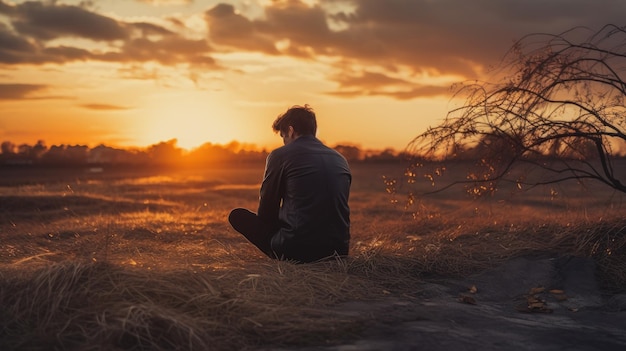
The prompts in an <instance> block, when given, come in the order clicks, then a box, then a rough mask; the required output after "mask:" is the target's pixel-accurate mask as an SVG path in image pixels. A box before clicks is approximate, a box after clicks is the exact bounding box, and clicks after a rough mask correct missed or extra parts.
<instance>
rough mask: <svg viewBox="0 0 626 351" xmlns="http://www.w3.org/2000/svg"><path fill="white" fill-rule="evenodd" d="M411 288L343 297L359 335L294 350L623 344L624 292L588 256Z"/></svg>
mask: <svg viewBox="0 0 626 351" xmlns="http://www.w3.org/2000/svg"><path fill="white" fill-rule="evenodd" d="M472 287H475V290H474V289H473V288H472ZM415 296H416V297H415V298H410V297H394V296H390V297H389V298H388V299H385V300H381V301H377V302H350V303H346V304H343V305H341V306H340V308H339V310H338V311H336V312H335V313H337V314H338V317H344V318H345V317H348V318H351V319H352V318H362V319H363V320H365V321H366V323H367V325H368V326H367V328H366V330H365V332H364V333H363V337H362V338H361V339H359V340H356V341H351V342H347V343H345V344H343V345H338V346H325V347H309V348H300V349H298V350H306V351H312V350H325V351H352V350H354V351H356V350H359V351H373V350H394V351H401V350H481V351H484V350H602V351H610V350H626V296H624V295H617V296H603V295H602V294H601V293H600V290H599V289H598V287H597V284H596V279H595V275H594V266H593V262H592V261H590V260H584V259H578V258H571V257H568V258H561V259H551V258H517V259H514V260H511V261H509V262H508V263H506V264H505V265H503V266H501V267H499V268H497V269H492V270H489V271H485V272H483V273H481V274H479V275H476V276H472V277H468V278H467V279H462V280H442V281H429V282H425V283H424V285H423V289H422V290H421V291H419V292H417V293H416V295H415Z"/></svg>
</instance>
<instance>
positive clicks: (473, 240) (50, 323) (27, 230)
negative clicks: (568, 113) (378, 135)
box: [0, 168, 626, 350]
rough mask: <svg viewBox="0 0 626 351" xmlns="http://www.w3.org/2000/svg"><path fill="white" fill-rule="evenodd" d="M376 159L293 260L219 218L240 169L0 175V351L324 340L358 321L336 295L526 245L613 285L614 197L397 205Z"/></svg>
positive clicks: (353, 330) (617, 255) (394, 289)
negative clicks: (30, 177)
mask: <svg viewBox="0 0 626 351" xmlns="http://www.w3.org/2000/svg"><path fill="white" fill-rule="evenodd" d="M382 172H384V170H383V169H378V168H363V169H355V184H354V187H353V196H352V199H351V206H352V220H353V229H352V232H353V241H352V248H351V251H352V254H351V257H349V258H343V259H340V258H332V259H330V260H327V261H323V262H318V263H314V264H306V265H295V264H292V263H289V262H277V261H271V260H269V259H267V258H264V257H262V256H261V255H260V254H259V253H258V252H257V251H256V250H255V249H254V247H252V245H250V244H248V243H246V242H245V240H244V239H242V237H241V236H239V235H237V234H236V233H234V232H233V231H232V229H231V228H229V226H228V225H227V223H225V220H224V218H225V217H226V214H227V213H228V210H229V209H230V208H232V207H235V206H247V207H251V208H254V207H255V206H256V200H257V190H256V189H255V188H254V186H253V185H254V184H256V182H257V181H258V179H256V178H255V177H249V178H246V179H248V180H247V181H246V179H241V180H239V181H240V183H237V184H231V185H228V184H227V185H228V186H224V184H226V183H225V182H224V181H222V180H220V179H217V180H215V175H214V174H213V175H211V177H212V178H211V177H209V178H206V177H204V178H202V177H201V178H184V180H181V179H177V178H175V177H157V178H154V177H147V178H141V179H136V178H135V179H130V178H129V179H128V180H125V179H116V180H115V181H84V180H81V181H77V180H73V181H71V182H55V183H49V184H48V183H45V184H44V183H41V184H35V185H30V186H10V187H5V188H0V197H2V198H3V199H10V201H12V206H8V205H2V206H4V207H3V214H2V215H0V230H1V234H2V238H3V245H2V247H0V306H3V308H2V310H1V311H0V325H1V326H2V327H1V329H0V349H3V350H4V349H33V350H37V349H40V350H44V349H45V350H48V349H80V350H89V349H109V350H130V349H133V350H144V349H145V350H172V349H182V350H191V349H199V350H206V349H214V350H245V349H257V348H261V347H269V346H271V347H276V346H289V345H324V344H333V343H337V342H340V341H342V340H345V339H350V338H356V337H358V336H359V333H360V332H361V330H362V329H363V327H364V326H366V325H367V323H368V322H369V321H367V320H364V319H363V317H360V318H359V317H354V316H348V315H345V314H342V313H340V311H338V310H337V309H336V307H337V306H338V304H340V303H341V302H344V301H353V300H373V299H381V298H386V297H388V296H410V295H413V294H415V292H416V291H418V290H419V287H420V283H421V282H422V281H423V280H424V279H429V278H430V277H432V276H436V277H450V276H462V275H467V274H470V273H473V272H478V271H480V270H483V269H486V268H489V267H494V266H497V265H499V264H501V263H502V262H504V261H505V260H507V259H510V258H512V257H518V256H528V255H551V256H558V255H575V256H584V257H592V258H593V259H594V260H595V261H596V263H597V266H598V271H599V273H600V275H599V276H600V277H601V279H602V283H603V286H604V287H605V288H606V289H610V290H614V291H626V273H625V272H626V252H624V250H625V247H626V220H623V219H621V217H620V216H619V211H618V212H616V213H617V215H615V216H609V214H608V212H607V211H606V208H595V207H594V208H585V209H584V213H585V215H584V216H581V215H580V213H581V212H580V211H579V210H578V209H575V210H573V209H572V207H571V206H570V207H568V208H567V209H568V211H569V213H568V214H567V215H564V214H563V213H562V211H561V210H562V208H563V207H562V206H560V205H559V206H557V207H558V208H555V209H554V211H546V209H545V208H543V209H542V211H541V212H538V211H537V210H536V208H535V210H533V208H534V207H533V206H529V205H528V204H527V203H518V204H512V202H507V206H509V207H507V206H502V202H501V200H498V201H499V202H496V206H493V204H487V205H486V204H482V205H481V206H478V205H477V203H475V202H469V201H465V202H463V201H458V200H454V199H453V198H451V197H449V196H448V197H441V198H434V199H432V200H429V201H430V203H428V206H427V207H428V211H423V208H424V206H422V207H420V209H421V212H419V213H416V214H415V216H413V215H412V214H411V213H409V212H406V211H404V209H403V208H402V206H401V205H396V206H392V205H391V204H390V201H389V200H390V199H389V198H388V197H387V195H385V194H384V184H383V183H382V182H381V181H380V175H381V173H382ZM377 184H378V185H377ZM518 200H519V199H518ZM520 201H521V200H520ZM533 203H536V199H533ZM513 206H514V208H513ZM499 210H500V211H503V212H505V213H508V214H509V215H503V213H502V212H499ZM595 210H598V211H597V212H594V211H595ZM618 210H619V208H618ZM510 213H517V214H522V213H523V216H512V215H510ZM593 213H596V214H593ZM599 213H601V214H602V215H601V216H600V215H599ZM533 214H534V216H533Z"/></svg>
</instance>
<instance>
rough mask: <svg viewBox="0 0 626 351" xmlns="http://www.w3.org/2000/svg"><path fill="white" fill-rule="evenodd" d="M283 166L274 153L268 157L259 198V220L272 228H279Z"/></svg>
mask: <svg viewBox="0 0 626 351" xmlns="http://www.w3.org/2000/svg"><path fill="white" fill-rule="evenodd" d="M282 176H283V174H282V165H281V162H279V160H278V157H276V155H275V154H274V153H270V154H269V156H267V160H266V163H265V174H264V176H263V183H262V184H261V191H260V196H259V209H258V211H257V214H258V216H259V219H260V220H261V221H262V222H263V223H265V224H266V225H268V226H269V227H270V228H272V229H275V228H278V212H279V209H280V200H281V197H282V185H281V184H282Z"/></svg>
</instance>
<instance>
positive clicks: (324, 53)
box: [0, 0, 623, 149]
mask: <svg viewBox="0 0 626 351" xmlns="http://www.w3.org/2000/svg"><path fill="white" fill-rule="evenodd" d="M451 1H452V3H456V2H458V3H459V6H449V4H447V2H445V3H439V2H431V1H423V0H420V1H409V2H406V1H388V2H371V1H354V2H345V3H344V2H334V1H333V2H328V1H304V0H295V1H258V0H255V1H240V0H232V1H213V0H211V1H169V0H150V1H147V0H141V1H140V0H134V1H133V0H129V1H98V2H93V1H82V0H60V1H25V0H11V1H9V0H0V21H1V22H0V23H2V25H1V26H0V38H3V39H2V42H3V43H4V44H3V45H0V77H2V83H0V140H3V141H10V142H12V143H15V144H22V143H28V144H32V143H34V142H36V141H37V140H45V141H46V143H47V144H48V145H53V144H66V145H70V144H71V145H73V144H81V145H90V146H94V145H98V144H101V143H105V144H107V145H109V144H110V145H116V146H124V147H126V146H127V147H133V146H137V147H144V146H148V145H151V144H154V143H158V142H161V141H167V140H172V139H176V140H177V141H178V145H179V146H180V147H183V148H186V149H189V148H194V147H197V146H199V145H202V144H204V143H228V142H230V141H233V140H236V141H239V142H242V143H249V144H255V145H258V146H260V147H273V146H275V145H277V144H278V142H279V141H278V140H277V139H276V136H275V135H274V134H273V133H272V132H271V129H270V126H271V122H272V120H273V119H274V118H275V117H276V116H277V115H278V114H279V113H282V112H284V111H285V110H286V109H287V108H289V107H290V106H292V105H304V104H309V105H311V106H312V107H313V108H314V109H315V110H316V112H317V115H318V120H319V126H320V128H319V131H320V132H319V137H320V138H321V139H322V140H324V142H326V143H328V144H331V145H332V144H337V143H350V144H356V145H360V146H361V147H363V148H367V149H384V148H389V147H391V148H395V149H402V148H404V147H405V146H406V145H407V143H409V142H410V141H411V140H412V138H413V137H415V136H416V135H418V134H420V133H422V132H424V131H425V130H426V129H427V128H428V127H429V126H432V125H433V124H436V123H437V122H438V121H440V120H441V119H442V118H444V117H445V115H446V113H447V111H448V110H449V109H450V108H451V98H452V89H450V88H451V85H453V84H454V83H457V82H463V81H473V80H476V79H484V78H485V77H486V73H488V70H489V67H491V66H493V65H495V64H497V63H498V61H499V59H500V58H501V57H502V55H503V54H504V53H505V52H506V50H507V49H509V48H510V45H511V43H512V42H513V41H515V40H517V39H519V38H521V37H523V36H524V35H526V34H529V33H528V28H531V27H532V28H533V30H534V31H536V32H546V33H549V32H562V31H564V30H567V29H570V28H572V27H573V26H588V27H598V26H599V25H602V24H605V23H617V24H619V23H620V22H621V21H622V18H621V17H622V16H621V14H623V11H622V9H621V8H614V7H617V6H618V5H617V4H615V5H611V6H609V5H605V6H602V7H600V8H598V9H596V10H594V11H596V14H595V15H594V16H592V17H589V16H587V14H588V11H587V10H586V8H585V6H583V5H581V6H580V7H576V6H573V7H571V8H570V10H569V12H568V15H567V16H565V15H564V14H563V13H562V11H558V10H557V11H551V9H550V8H545V7H544V6H543V5H541V4H539V3H537V4H535V3H533V4H524V5H523V6H527V7H528V9H525V10H524V11H517V12H516V13H517V15H518V16H519V18H516V20H515V21H511V20H510V19H509V17H510V13H509V12H508V11H509V10H507V7H506V6H504V7H503V6H490V5H488V4H486V5H485V6H484V8H481V7H478V6H466V4H465V2H463V1H459V0H451ZM519 6H522V5H521V4H520V5H519ZM537 6H538V7H537ZM612 6H614V7H612ZM555 9H556V7H555ZM538 12H541V13H542V14H543V15H542V16H543V18H544V19H545V21H543V22H541V23H540V22H537V20H536V18H535V16H534V14H535V13H538ZM441 14H445V16H442V15H441ZM476 18H480V19H481V21H480V22H476V20H475V19H476ZM551 18H558V19H559V20H558V21H553V20H550V19H551ZM87 24H88V25H87ZM491 28H499V30H498V31H497V32H493V31H492V30H491ZM424 33H429V34H428V35H424Z"/></svg>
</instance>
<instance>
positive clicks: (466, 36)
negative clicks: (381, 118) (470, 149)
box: [0, 0, 626, 99]
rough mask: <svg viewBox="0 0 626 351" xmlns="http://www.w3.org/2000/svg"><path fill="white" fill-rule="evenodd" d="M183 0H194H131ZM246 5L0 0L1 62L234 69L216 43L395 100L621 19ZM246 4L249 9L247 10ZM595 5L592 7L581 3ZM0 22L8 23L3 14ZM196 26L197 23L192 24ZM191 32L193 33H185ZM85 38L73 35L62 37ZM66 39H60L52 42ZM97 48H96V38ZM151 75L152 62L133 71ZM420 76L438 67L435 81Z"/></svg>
mask: <svg viewBox="0 0 626 351" xmlns="http://www.w3.org/2000/svg"><path fill="white" fill-rule="evenodd" d="M136 1H137V2H142V3H145V4H149V5H153V6H154V5H172V6H173V5H186V4H191V3H192V1H191V0H136ZM256 3H257V4H260V3H263V4H264V5H256V6H262V7H259V8H257V10H255V11H245V10H246V9H248V10H249V8H250V6H252V5H250V3H247V5H241V6H243V10H244V11H243V12H240V11H238V9H237V8H236V7H235V6H234V5H232V4H228V3H225V2H224V3H220V4H217V5H215V6H212V7H210V8H207V9H206V10H205V11H204V13H201V14H200V15H203V18H204V21H205V23H202V25H204V24H206V28H207V30H208V31H207V32H206V33H205V34H206V36H205V37H203V38H201V37H199V35H202V34H203V33H198V32H197V31H201V30H203V28H202V26H199V27H198V28H194V29H193V30H192V29H191V28H187V27H186V26H185V23H186V22H185V21H183V20H181V19H179V18H176V17H172V16H170V17H169V18H163V19H161V20H164V21H165V22H156V21H155V22H154V23H152V22H149V21H148V20H144V21H142V22H125V21H123V20H121V19H116V18H113V17H109V16H107V15H104V14H102V13H98V11H97V10H95V7H94V8H92V7H86V6H73V5H67V4H63V3H61V2H57V1H25V2H20V3H17V4H14V3H11V2H8V1H6V0H0V17H4V18H0V19H6V20H4V21H0V63H2V64H5V65H18V64H23V63H27V64H43V63H57V64H63V63H69V62H75V61H87V60H93V61H105V62H117V63H121V64H124V65H127V66H136V64H141V63H145V62H156V63H159V64H161V65H166V66H174V65H180V64H183V65H189V66H193V68H200V69H202V70H222V69H232V70H233V71H236V70H237V69H238V67H223V66H222V65H220V64H219V63H218V62H217V61H216V60H215V59H214V55H215V54H216V53H223V52H240V51H241V52H258V53H262V54H265V55H270V56H287V57H292V58H295V59H299V60H307V61H311V62H315V63H320V64H323V65H326V66H327V68H328V69H327V71H328V72H330V73H328V77H327V78H328V80H330V81H331V82H334V83H335V84H336V86H337V91H336V92H331V94H335V95H337V96H357V95H358V94H359V92H361V93H362V94H363V95H368V94H370V95H382V96H392V97H395V98H399V99H407V98H414V97H419V96H434V95H439V94H444V93H446V91H447V90H448V87H449V85H450V84H451V83H450V79H452V78H454V79H459V80H466V79H478V78H482V77H483V76H484V75H485V74H486V73H487V72H488V68H489V67H490V65H495V64H497V63H498V62H499V61H500V59H501V58H502V57H503V55H504V54H505V53H506V51H507V50H508V49H509V48H510V47H511V45H512V44H513V43H514V41H515V40H519V39H521V38H522V37H523V36H525V35H527V34H531V33H537V32H545V33H561V32H564V31H566V30H568V29H570V28H572V27H574V26H588V27H590V28H592V30H595V29H599V28H600V27H601V26H603V25H604V24H607V23H615V24H617V25H623V21H624V20H623V14H624V13H626V2H625V1H616V0H526V1H519V0H475V1H467V0H437V1H432V0H385V1H381V0H318V1H316V2H311V1H306V2H305V1H302V0H274V1H265V2H256ZM253 13H254V15H252V14H253ZM590 13H593V16H590V15H589V14H590ZM2 23H5V24H2ZM199 28H200V29H199ZM194 30H195V31H196V32H194V33H193V35H194V36H193V37H191V36H188V35H189V33H191V32H193V31H194ZM73 38H80V39H83V41H81V42H83V43H84V40H87V41H92V42H93V43H94V45H82V46H81V44H79V42H73V41H71V39H73ZM61 43H63V44H61ZM96 47H97V48H98V49H95V48H96ZM138 73H140V74H139V75H138V76H142V77H149V76H152V75H153V73H154V72H147V73H148V74H145V73H146V72H143V73H141V72H138ZM423 77H435V78H439V79H438V80H436V81H434V80H432V79H427V78H423Z"/></svg>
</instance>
